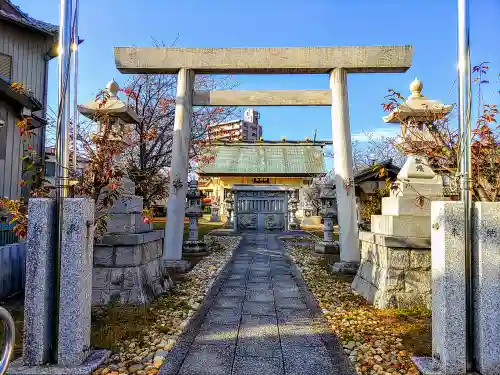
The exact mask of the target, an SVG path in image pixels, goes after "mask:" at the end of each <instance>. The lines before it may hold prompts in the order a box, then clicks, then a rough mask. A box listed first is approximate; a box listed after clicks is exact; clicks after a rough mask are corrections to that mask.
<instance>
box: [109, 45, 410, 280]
mask: <svg viewBox="0 0 500 375" xmlns="http://www.w3.org/2000/svg"><path fill="white" fill-rule="evenodd" d="M412 54H413V48H412V47H411V46H366V47H361V46H360V47H286V48H151V47H149V48H136V47H116V48H115V62H116V67H117V68H118V70H119V71H120V72H122V73H129V74H137V73H147V74H154V73H163V74H178V77H179V83H178V95H177V101H176V112H175V114H176V120H175V124H176V125H175V130H174V145H173V150H172V167H171V176H172V177H171V178H172V181H171V186H170V187H171V188H172V189H174V191H173V192H172V191H170V194H175V196H174V197H170V198H169V205H168V212H167V214H168V217H167V234H166V237H167V238H166V241H165V244H166V245H165V253H164V257H165V258H166V259H168V260H179V259H180V257H181V254H182V237H183V225H184V223H183V218H184V210H183V203H184V202H185V198H186V188H185V186H186V185H187V162H188V161H187V158H188V154H187V148H186V147H187V146H186V143H185V142H186V141H187V142H189V136H188V132H189V131H190V130H189V128H190V121H191V118H190V116H188V113H191V112H190V108H191V106H192V105H194V106H249V107H253V106H331V107H332V129H333V145H334V147H333V151H334V160H335V162H334V163H335V176H336V177H335V182H336V191H337V204H338V212H339V216H338V221H339V227H340V260H341V261H340V262H339V263H338V264H335V265H333V266H332V270H334V271H347V272H353V271H354V270H356V268H357V265H358V264H359V260H360V252H359V240H358V226H357V220H356V204H355V197H354V185H353V181H352V180H353V171H352V149H351V135H350V124H349V104H348V100H347V74H348V73H349V74H352V73H403V72H406V71H407V70H408V69H409V68H410V66H411V60H412ZM188 72H192V73H189V74H193V79H194V74H195V73H197V74H329V75H330V88H331V90H291V91H290V90H287V91H283V90H271V91H210V92H193V91H192V90H193V89H192V85H190V84H188V82H189V80H190V79H191V78H189V79H188V78H186V77H187V75H186V76H184V75H185V74H188ZM183 77H184V78H183ZM182 82H184V83H182ZM181 83H182V84H181ZM190 99H192V102H191V103H190ZM179 116H182V119H180V118H179ZM186 116H187V117H186ZM181 124H182V130H181V129H179V125H181ZM180 134H183V135H182V136H181V135H180ZM182 161H185V163H184V162H182ZM184 176H186V181H183V180H184ZM176 186H178V188H176Z"/></svg>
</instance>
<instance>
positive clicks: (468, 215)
mask: <svg viewBox="0 0 500 375" xmlns="http://www.w3.org/2000/svg"><path fill="white" fill-rule="evenodd" d="M469 6H470V4H469V0H458V111H459V118H458V119H459V128H460V136H461V140H460V155H461V158H460V185H461V192H460V195H461V200H462V201H463V202H464V224H465V233H464V237H465V283H466V284H465V290H466V293H465V308H466V310H465V313H466V327H465V328H466V339H465V340H466V341H465V344H466V363H467V372H473V371H474V369H475V363H474V346H473V340H474V316H473V295H472V293H473V288H472V282H473V274H472V272H473V270H472V230H471V229H472V228H471V226H472V225H471V223H472V210H471V205H472V174H471V173H472V163H471V101H472V98H471V87H470V86H471V70H470V44H469V42H470V15H469Z"/></svg>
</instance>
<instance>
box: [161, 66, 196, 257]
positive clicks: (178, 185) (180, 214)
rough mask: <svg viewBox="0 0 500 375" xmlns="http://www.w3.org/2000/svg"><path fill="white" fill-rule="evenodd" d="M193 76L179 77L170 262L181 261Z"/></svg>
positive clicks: (166, 251) (168, 240) (170, 206)
mask: <svg viewBox="0 0 500 375" xmlns="http://www.w3.org/2000/svg"><path fill="white" fill-rule="evenodd" d="M194 77H195V74H194V72H193V71H191V70H189V69H181V70H179V73H178V75H177V99H176V105H175V122H174V134H173V145H172V164H171V168H170V185H169V197H168V201H167V225H166V226H165V242H164V250H163V258H164V260H167V261H169V260H172V261H176V260H180V259H181V258H182V240H183V238H182V237H183V233H184V213H185V206H186V193H187V183H188V161H189V160H188V159H189V143H190V133H191V117H192V113H193V106H192V103H193V90H194Z"/></svg>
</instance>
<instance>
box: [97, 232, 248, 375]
mask: <svg viewBox="0 0 500 375" xmlns="http://www.w3.org/2000/svg"><path fill="white" fill-rule="evenodd" d="M240 241H241V237H214V236H206V237H205V242H206V243H207V245H208V247H209V248H210V249H211V250H212V251H213V252H212V253H211V254H210V255H208V256H207V257H205V258H203V259H202V260H201V261H200V262H199V263H198V264H197V265H196V266H195V267H194V268H193V269H192V270H191V271H190V272H189V273H188V274H187V275H186V276H185V277H183V278H182V280H180V281H179V282H178V283H176V285H175V286H174V287H173V288H172V289H171V290H170V291H169V293H168V294H166V295H165V296H162V297H160V298H158V299H157V300H156V301H155V302H154V303H153V304H152V305H151V306H149V307H147V308H145V309H143V310H142V311H143V313H144V314H145V315H147V316H141V317H140V318H139V319H138V320H137V321H136V322H135V325H136V326H139V325H141V326H140V327H139V328H138V329H137V331H134V332H136V334H135V335H134V336H135V337H130V338H127V339H124V340H119V341H118V342H115V343H113V344H112V345H110V346H111V347H112V348H113V353H114V354H113V355H112V357H111V358H110V360H109V361H108V362H107V363H106V364H105V367H102V368H100V369H98V370H96V371H94V373H93V375H121V374H137V375H146V374H147V375H155V374H157V373H158V372H159V368H160V366H161V365H162V364H163V362H164V361H165V358H166V357H167V354H168V352H169V351H170V350H171V349H172V347H173V346H174V345H175V342H176V338H177V336H178V335H179V334H180V333H181V332H182V330H183V328H184V327H185V326H186V325H187V323H188V322H189V319H190V318H191V316H193V315H194V313H195V312H196V310H197V308H198V306H199V305H200V303H201V302H202V301H203V298H204V297H205V295H206V293H207V291H208V290H209V289H210V286H211V285H212V283H213V281H214V280H215V278H216V277H217V275H218V274H219V272H220V271H221V270H222V269H223V268H224V266H225V264H226V263H227V261H228V260H229V259H230V257H231V255H232V252H233V250H234V249H235V248H236V247H237V246H238V245H239V243H240ZM118 309H120V310H123V309H122V308H121V307H118ZM112 310H113V309H109V308H108V309H103V310H102V311H100V312H97V313H95V315H94V316H93V319H95V320H97V322H98V323H97V325H98V326H99V327H100V329H101V330H105V327H106V329H112V327H111V328H110V327H109V326H110V325H112V322H113V318H112V317H111V318H110V315H111V313H110V311H112ZM128 318H129V319H130V320H133V319H134V318H135V316H129V317H128ZM104 321H106V323H107V325H105V324H104V323H103V322H104ZM142 322H148V324H146V325H142ZM94 331H95V330H94ZM102 333H103V334H104V335H106V334H107V335H108V336H109V332H102ZM99 334H100V332H95V334H94V339H95V340H97V338H98V337H99ZM129 336H130V335H129ZM96 337H97V338H96ZM97 341H98V340H97Z"/></svg>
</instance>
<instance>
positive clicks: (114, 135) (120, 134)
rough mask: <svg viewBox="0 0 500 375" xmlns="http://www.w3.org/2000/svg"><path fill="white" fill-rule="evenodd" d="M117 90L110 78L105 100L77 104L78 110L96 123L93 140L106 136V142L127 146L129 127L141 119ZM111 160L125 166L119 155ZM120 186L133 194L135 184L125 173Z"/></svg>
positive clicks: (126, 192) (117, 86)
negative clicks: (96, 128)
mask: <svg viewBox="0 0 500 375" xmlns="http://www.w3.org/2000/svg"><path fill="white" fill-rule="evenodd" d="M119 91H120V86H119V85H118V83H117V82H116V81H115V80H111V81H109V82H108V84H107V85H106V99H105V100H94V101H92V102H90V103H88V104H83V105H79V106H78V111H79V112H80V113H81V114H82V115H84V116H85V117H87V118H89V119H90V120H92V121H95V122H97V123H98V125H99V129H98V131H97V132H96V133H93V134H92V135H91V137H92V139H93V140H96V139H98V138H99V137H102V136H106V138H107V141H108V142H116V144H117V145H121V146H128V145H130V143H131V140H130V134H131V128H132V126H134V125H135V124H138V123H139V122H140V121H141V117H140V116H139V115H138V114H137V113H136V112H135V111H134V110H133V108H132V107H130V106H129V105H128V104H127V103H125V102H124V101H122V100H121V99H120V98H119V97H118V92H119ZM113 162H114V164H115V165H117V166H119V167H121V168H124V167H125V166H124V165H123V160H122V156H121V155H117V156H115V157H114V159H113ZM121 187H122V190H123V193H125V194H129V195H134V194H135V185H134V184H133V183H132V181H131V180H130V179H129V178H128V176H126V175H125V176H124V177H123V178H122V181H121Z"/></svg>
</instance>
